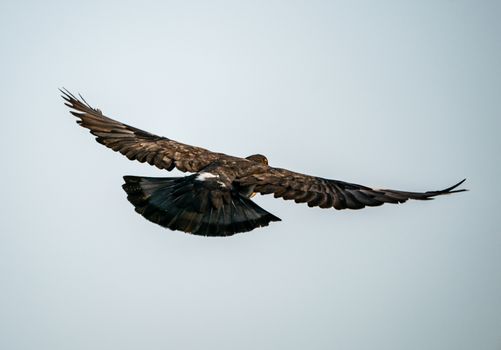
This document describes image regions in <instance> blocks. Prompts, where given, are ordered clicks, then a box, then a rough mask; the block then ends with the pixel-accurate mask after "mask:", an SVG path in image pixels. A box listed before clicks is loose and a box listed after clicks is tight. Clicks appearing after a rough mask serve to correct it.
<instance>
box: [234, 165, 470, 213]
mask: <svg viewBox="0 0 501 350" xmlns="http://www.w3.org/2000/svg"><path fill="white" fill-rule="evenodd" d="M465 180H466V179H465ZM465 180H462V181H460V182H459V183H457V184H455V185H454V186H451V187H449V188H446V189H444V190H440V191H428V192H406V191H397V190H389V189H388V190H386V189H373V188H370V187H366V186H362V185H357V184H352V183H348V182H343V181H338V180H329V179H323V178H320V177H314V176H309V175H304V174H299V173H295V172H292V171H289V170H286V169H279V168H272V167H269V168H268V169H267V170H266V171H264V172H261V173H256V174H252V175H249V176H246V177H243V178H240V179H238V181H239V183H240V185H242V186H254V192H258V193H261V194H270V193H273V194H274V196H275V198H280V197H281V198H283V199H286V200H287V199H293V200H294V201H295V202H296V203H307V204H308V206H310V207H317V206H318V207H320V208H332V207H334V208H335V209H361V208H364V207H365V206H371V207H372V206H378V205H382V204H383V203H403V202H405V201H407V200H408V199H419V200H429V199H432V197H435V196H439V195H443V194H449V193H455V192H462V191H466V190H464V189H459V190H455V188H456V187H458V186H459V185H461V184H462V183H463V182H464V181H465Z"/></svg>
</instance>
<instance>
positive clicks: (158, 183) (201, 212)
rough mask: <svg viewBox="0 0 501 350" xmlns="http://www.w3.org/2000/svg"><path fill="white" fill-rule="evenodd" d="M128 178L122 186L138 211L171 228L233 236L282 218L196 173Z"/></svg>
mask: <svg viewBox="0 0 501 350" xmlns="http://www.w3.org/2000/svg"><path fill="white" fill-rule="evenodd" d="M124 180H125V184H124V185H123V186H122V187H123V189H124V190H125V192H127V199H128V200H129V202H131V203H132V204H133V205H134V207H135V210H136V212H138V213H139V214H141V215H142V216H144V217H145V218H146V219H148V220H150V221H152V222H154V223H157V224H159V225H161V226H163V227H166V228H169V229H171V230H180V231H184V232H188V233H193V234H196V235H203V236H230V235H233V234H235V233H239V232H246V231H251V230H253V229H255V228H256V227H261V226H267V225H268V224H269V223H270V222H272V221H280V219H279V218H278V217H276V216H274V215H273V214H271V213H269V212H267V211H266V210H264V209H262V208H261V207H259V206H258V205H256V204H255V203H254V202H252V201H251V200H250V199H248V198H246V197H243V196H242V195H240V194H239V193H238V192H236V191H232V190H228V189H223V188H219V189H214V188H213V187H210V186H207V185H206V184H205V183H204V182H203V181H197V180H196V174H195V175H190V176H186V177H177V178H151V177H137V176H124ZM216 191H219V192H221V193H215V192H216ZM215 198H217V199H215ZM219 198H220V199H222V200H219ZM216 205H217V207H216Z"/></svg>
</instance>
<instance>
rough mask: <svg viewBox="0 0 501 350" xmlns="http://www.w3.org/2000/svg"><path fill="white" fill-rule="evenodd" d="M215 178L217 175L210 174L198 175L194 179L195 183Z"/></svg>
mask: <svg viewBox="0 0 501 350" xmlns="http://www.w3.org/2000/svg"><path fill="white" fill-rule="evenodd" d="M215 177H219V176H218V175H215V174H212V173H200V174H198V176H197V177H196V180H197V181H205V180H207V179H213V178H215Z"/></svg>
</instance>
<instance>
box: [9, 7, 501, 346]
mask: <svg viewBox="0 0 501 350" xmlns="http://www.w3.org/2000/svg"><path fill="white" fill-rule="evenodd" d="M500 16H501V5H500V3H499V1H414V2H407V1H378V2H374V1H349V2H348V1H346V2H336V1H148V0H145V1H141V2H132V1H106V2H101V1H78V2H72V1H60V2H55V1H2V2H1V3H0V50H1V55H0V62H1V65H0V77H1V78H0V99H1V101H2V112H1V115H0V117H1V120H2V138H1V139H0V146H1V149H2V163H3V166H2V170H1V173H0V180H1V183H2V185H3V186H2V204H0V205H1V209H2V210H1V211H0V212H1V214H0V215H1V220H0V348H1V349H9V350H14V349H37V350H42V349H50V350H55V349H183V350H184V349H217V350H225V349H249V350H250V349H289V350H290V349H353V350H365V349H371V350H372V349H389V350H401V349H405V350H413V349H416V350H418V349H419V350H421V349H427V350H444V349H451V350H452V349H454V350H463V349H464V350H471V349H486V350H498V349H500V348H501V331H500V330H501V270H500V267H501V219H500V217H499V216H500V214H499V198H500V195H501V193H500V192H501V191H500V189H499V185H498V184H499V181H500V175H501V169H500V167H501V165H500V164H501V162H500V156H499V152H500V150H501V141H500V130H501V106H500V102H499V101H500V93H501V65H500V62H501V40H500V34H501V22H500V20H499V19H500ZM59 87H66V88H68V89H69V90H70V91H72V92H75V93H78V92H79V93H81V94H82V95H83V96H84V97H85V98H86V99H87V101H88V102H89V103H91V104H92V105H94V106H96V107H98V108H100V109H102V110H103V111H104V112H105V113H106V114H107V115H109V116H111V117H114V118H116V119H119V120H121V121H124V122H126V123H128V124H131V125H134V126H137V127H139V128H142V129H145V130H147V131H150V132H153V133H157V134H160V135H163V136H167V137H170V138H173V139H175V140H179V141H181V142H185V143H190V144H195V145H199V146H202V147H205V148H208V149H211V150H214V151H219V152H225V153H229V154H232V155H237V156H247V155H250V154H253V153H263V154H265V155H267V157H268V158H269V161H270V164H271V165H272V166H279V167H285V168H289V169H292V170H295V171H300V172H306V173H309V174H312V175H317V176H322V177H327V178H334V179H339V180H344V181H350V182H356V183H360V184H364V185H368V186H376V187H386V188H395V189H402V190H412V191H426V190H436V189H441V188H444V187H447V186H449V185H452V184H454V183H455V182H457V181H459V180H461V179H463V178H465V177H466V178H468V180H467V182H466V183H465V187H466V188H469V189H470V191H469V192H466V193H460V194H457V195H454V196H446V197H441V198H438V199H436V200H434V201H429V202H408V203H406V204H403V205H385V206H383V207H378V208H369V209H364V210H361V211H335V210H333V209H331V210H327V209H324V210H322V209H318V208H316V209H311V208H308V207H307V206H305V205H297V204H294V203H291V202H285V201H283V200H277V199H273V198H271V197H260V196H257V197H256V198H255V201H256V202H257V203H258V204H259V205H260V206H262V207H263V208H265V209H266V210H268V211H270V212H271V213H273V214H275V215H277V216H279V217H280V218H281V219H282V220H283V221H282V222H279V223H272V224H271V225H270V226H269V227H267V228H261V229H256V230H254V231H252V232H249V233H243V234H239V235H236V236H233V237H230V238H205V237H197V236H190V235H186V234H183V233H181V232H174V231H169V230H166V229H163V228H161V227H160V226H157V225H154V224H152V223H150V222H148V221H146V220H145V219H143V218H142V217H141V216H140V215H138V214H136V213H135V212H134V209H133V207H132V206H131V205H130V203H128V202H127V200H126V195H125V193H124V192H123V190H122V188H121V185H122V176H123V175H126V174H129V175H148V176H179V175H180V173H179V172H176V171H173V172H172V173H170V174H168V173H166V172H165V171H160V170H158V169H156V168H153V167H150V166H148V165H145V164H140V163H138V162H131V161H129V160H127V159H126V158H125V157H123V156H121V155H119V154H117V153H114V152H112V151H111V150H109V149H106V148H104V147H102V146H101V145H99V144H98V143H96V142H95V141H94V140H93V137H92V136H91V135H90V134H89V133H88V132H87V131H86V130H84V129H82V128H80V127H78V126H77V124H75V121H74V118H73V117H72V116H70V114H69V113H68V110H67V108H66V107H64V105H63V103H62V100H61V98H60V97H59V92H58V90H57V89H58V88H59Z"/></svg>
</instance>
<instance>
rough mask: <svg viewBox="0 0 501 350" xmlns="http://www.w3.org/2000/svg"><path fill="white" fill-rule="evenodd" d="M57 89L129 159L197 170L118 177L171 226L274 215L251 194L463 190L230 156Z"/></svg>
mask: <svg viewBox="0 0 501 350" xmlns="http://www.w3.org/2000/svg"><path fill="white" fill-rule="evenodd" d="M61 92H62V94H63V95H62V97H63V98H64V100H65V101H66V102H65V104H66V105H67V106H68V107H70V108H71V113H72V114H73V115H74V116H76V117H77V118H79V120H77V122H78V123H79V124H80V125H81V126H83V127H85V128H87V129H89V130H90V132H91V134H93V135H95V136H96V141H97V142H99V143H101V144H103V145H105V146H106V147H108V148H111V149H112V150H114V151H117V152H120V153H122V154H123V155H125V156H126V157H127V158H129V159H131V160H138V161H140V162H147V163H149V164H151V165H154V166H156V167H157V168H160V169H166V170H168V171H170V170H172V169H174V168H177V169H178V170H180V171H182V172H191V173H195V174H193V175H190V176H186V177H175V178H149V177H136V176H125V177H124V180H125V184H124V185H123V188H124V190H125V191H126V192H127V194H128V196H127V199H128V200H129V201H130V202H131V203H132V204H133V205H134V207H135V209H136V211H137V212H138V213H140V214H141V215H143V216H144V217H145V218H146V219H148V220H150V221H152V222H155V223H157V224H159V225H161V226H163V227H166V228H170V229H172V230H180V231H184V232H189V233H193V234H197V235H205V236H229V235H232V234H235V233H238V232H245V231H251V230H253V229H254V228H256V227H261V226H267V225H268V224H269V223H270V222H272V221H280V219H279V218H278V217H276V216H274V215H273V214H271V213H268V212H267V211H266V210H264V209H262V208H261V207H259V206H258V205H256V204H255V203H254V202H253V201H251V200H250V197H251V196H253V195H254V194H255V193H260V194H271V193H273V195H274V196H275V197H276V198H283V199H286V200H294V201H295V202H296V203H307V204H308V206H310V207H320V208H335V209H361V208H364V207H366V206H369V207H373V206H379V205H382V204H384V203H403V202H405V201H407V200H408V199H418V200H429V199H433V197H436V196H439V195H444V194H451V193H456V192H462V191H466V190H465V189H456V188H457V187H458V186H459V185H461V184H462V183H463V182H464V181H465V180H462V181H460V182H458V183H457V184H455V185H454V186H451V187H449V188H446V189H444V190H440V191H428V192H407V191H397V190H390V189H373V188H370V187H366V186H362V185H357V184H352V183H348V182H343V181H338V180H329V179H324V178H320V177H315V176H309V175H304V174H300V173H295V172H292V171H289V170H286V169H280V168H274V167H270V166H269V165H268V160H267V159H266V157H265V156H263V155H260V154H255V155H251V156H249V157H247V158H240V157H233V156H229V155H226V154H223V153H215V152H211V151H209V150H206V149H204V148H200V147H195V146H190V145H186V144H183V143H180V142H177V141H174V140H171V139H168V138H166V137H161V136H157V135H154V134H150V133H149V132H146V131H143V130H140V129H137V128H135V127H132V126H129V125H127V124H123V123H121V122H118V121H116V120H113V119H111V118H108V117H106V116H104V115H103V114H102V112H101V111H100V110H99V109H95V108H92V107H91V106H90V105H89V104H88V103H87V102H86V101H85V100H84V99H83V98H82V97H81V96H80V98H81V99H78V98H76V97H75V96H74V95H72V94H71V93H70V92H69V91H67V90H61Z"/></svg>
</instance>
